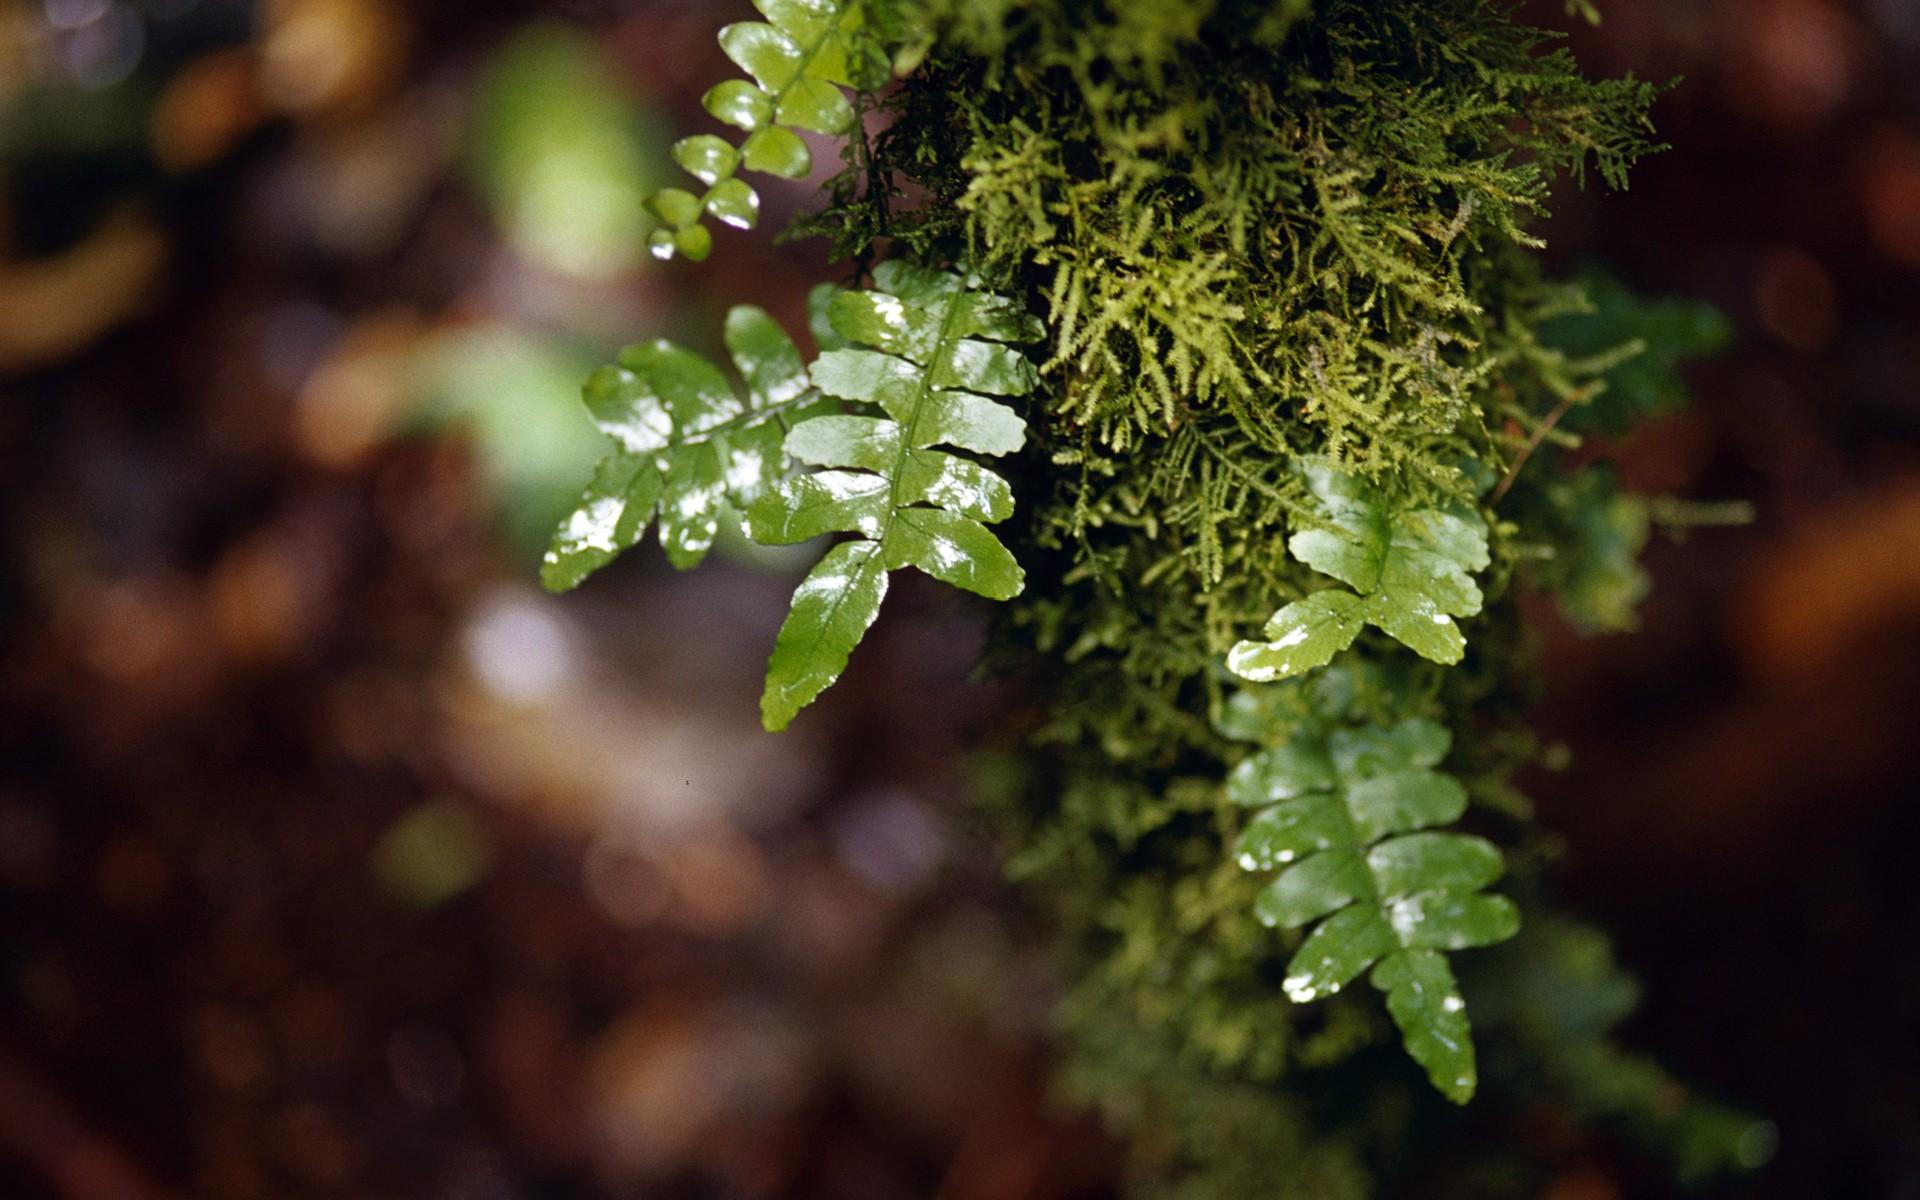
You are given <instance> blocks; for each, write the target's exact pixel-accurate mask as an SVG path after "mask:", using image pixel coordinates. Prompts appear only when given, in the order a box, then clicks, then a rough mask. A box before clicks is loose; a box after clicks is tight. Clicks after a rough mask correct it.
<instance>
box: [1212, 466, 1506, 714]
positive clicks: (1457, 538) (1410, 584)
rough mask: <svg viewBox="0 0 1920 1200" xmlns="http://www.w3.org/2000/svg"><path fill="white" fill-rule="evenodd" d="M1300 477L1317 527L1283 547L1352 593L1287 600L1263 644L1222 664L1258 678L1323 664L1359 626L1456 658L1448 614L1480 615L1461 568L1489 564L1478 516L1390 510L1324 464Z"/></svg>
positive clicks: (1362, 485)
mask: <svg viewBox="0 0 1920 1200" xmlns="http://www.w3.org/2000/svg"><path fill="white" fill-rule="evenodd" d="M1305 475H1306V478H1307V486H1308V487H1309V488H1310V489H1312V491H1313V494H1314V495H1315V496H1316V497H1317V498H1318V499H1319V501H1320V504H1321V508H1322V510H1323V512H1324V514H1325V521H1326V524H1325V526H1324V527H1323V528H1318V529H1308V530H1304V531H1302V532H1300V533H1296V534H1294V535H1293V537H1292V539H1290V540H1289V541H1288V543H1287V548H1288V549H1289V550H1290V551H1292V553H1293V556H1294V557H1295V558H1297V559H1299V560H1300V561H1301V562H1303V563H1305V564H1307V565H1308V566H1310V567H1312V568H1313V569H1314V570H1316V571H1320V572H1323V573H1324V574H1327V575H1331V576H1333V577H1334V578H1336V579H1339V580H1341V581H1343V582H1345V583H1347V584H1350V585H1352V587H1353V588H1354V589H1355V591H1352V592H1349V591H1346V590H1344V589H1341V588H1327V589H1325V590H1322V591H1318V592H1314V593H1313V594H1312V595H1310V596H1308V597H1307V598H1306V599H1304V600H1298V601H1295V602H1294V603H1292V604H1289V605H1287V606H1286V607H1285V608H1283V609H1281V610H1280V611H1279V612H1277V613H1275V614H1274V615H1273V618H1272V619H1271V620H1269V621H1268V622H1267V627H1266V630H1265V634H1266V637H1267V639H1268V640H1267V641H1265V642H1254V641H1246V642H1241V643H1240V644H1238V645H1236V646H1235V647H1234V648H1233V649H1232V650H1231V651H1229V652H1228V655H1227V666H1228V668H1229V669H1231V670H1232V671H1233V673H1234V674H1236V675H1238V676H1240V677H1241V678H1243V679H1251V680H1253V681H1255V682H1260V683H1264V682H1270V681H1272V680H1275V679H1283V678H1285V677H1287V676H1289V675H1298V674H1300V673H1302V672H1304V671H1310V670H1312V669H1313V668H1315V667H1319V666H1324V665H1326V663H1327V662H1329V661H1330V660H1331V659H1332V658H1333V656H1334V655H1336V654H1338V653H1340V651H1342V650H1345V649H1346V648H1347V647H1348V646H1351V645H1352V644H1353V641H1354V639H1355V638H1357V637H1359V636H1360V631H1361V629H1363V628H1364V627H1366V626H1368V625H1373V626H1377V627H1378V628H1380V629H1382V630H1384V631H1385V632H1386V633H1387V634H1388V635H1390V636H1391V637H1393V638H1394V639H1395V640H1397V641H1399V642H1400V643H1401V644H1403V645H1405V646H1408V647H1410V648H1411V649H1413V650H1414V651H1416V652H1417V653H1419V654H1420V655H1421V656H1422V657H1424V658H1429V659H1432V660H1433V661H1434V662H1440V663H1457V662H1459V661H1460V658H1461V656H1462V655H1463V654H1464V653H1465V651H1466V645H1467V640H1466V638H1465V637H1464V636H1462V635H1461V633H1460V627H1459V626H1458V625H1456V624H1454V621H1453V618H1454V617H1468V616H1472V615H1473V614H1475V613H1477V612H1479V611H1480V604H1481V594H1480V586H1479V585H1478V584H1476V583H1475V582H1474V580H1473V575H1472V574H1471V572H1474V571H1481V570H1485V569H1486V567H1487V564H1488V562H1489V556H1488V552H1487V527H1486V522H1485V521H1483V520H1482V519H1481V518H1480V516H1479V515H1478V514H1476V513H1470V512H1464V511H1463V512H1442V511H1440V510H1438V509H1431V508H1422V509H1405V508H1398V507H1395V506H1393V505H1391V504H1389V503H1388V502H1387V501H1386V499H1385V497H1384V496H1382V495H1381V493H1380V492H1379V491H1378V489H1376V488H1374V487H1373V486H1372V485H1370V484H1368V483H1366V482H1365V481H1363V480H1361V479H1358V478H1356V477H1355V476H1352V475H1348V474H1346V473H1344V472H1341V471H1336V470H1333V469H1332V468H1330V467H1325V466H1319V465H1314V466H1309V467H1307V468H1306V469H1305Z"/></svg>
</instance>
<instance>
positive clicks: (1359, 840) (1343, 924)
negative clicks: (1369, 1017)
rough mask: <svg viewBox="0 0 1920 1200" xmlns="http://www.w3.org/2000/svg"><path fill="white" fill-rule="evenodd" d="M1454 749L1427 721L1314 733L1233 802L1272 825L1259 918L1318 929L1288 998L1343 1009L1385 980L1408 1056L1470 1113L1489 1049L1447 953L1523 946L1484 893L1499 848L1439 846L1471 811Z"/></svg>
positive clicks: (1257, 765)
mask: <svg viewBox="0 0 1920 1200" xmlns="http://www.w3.org/2000/svg"><path fill="white" fill-rule="evenodd" d="M1223 729H1231V726H1228V725H1223ZM1241 732H1254V730H1252V729H1242V730H1241ZM1451 740H1452V739H1451V736H1450V735H1449V734H1448V732H1447V731H1446V729H1445V728H1444V727H1442V726H1440V725H1438V724H1435V723H1434V722H1432V721H1428V720H1425V719H1423V718H1412V719H1408V720H1404V721H1401V722H1400V723H1399V724H1397V725H1394V726H1392V727H1390V728H1381V727H1373V726H1366V727H1360V728H1340V729H1333V730H1331V731H1327V730H1326V729H1325V728H1324V727H1322V726H1320V725H1318V724H1317V723H1314V722H1306V723H1302V724H1301V725H1298V726H1296V727H1295V728H1294V730H1293V734H1292V736H1291V737H1290V738H1288V740H1286V741H1283V742H1281V743H1280V744H1278V745H1274V746H1270V747H1269V748H1268V749H1265V750H1262V751H1260V752H1259V753H1257V754H1254V755H1253V756H1252V757H1250V758H1248V759H1246V760H1245V761H1244V762H1242V763H1241V764H1240V765H1239V766H1238V767H1236V768H1235V769H1234V771H1233V773H1232V774H1231V775H1229V776H1228V779H1227V794H1228V797H1229V798H1230V799H1232V800H1233V801H1234V802H1235V803H1236V804H1239V805H1241V806H1243V807H1246V808H1251V809H1254V810H1256V811H1255V813H1254V816H1253V819H1252V820H1251V821H1250V822H1249V823H1248V824H1247V827H1246V829H1245V830H1244V831H1243V832H1242V834H1241V836H1240V841H1239V845H1238V847H1237V851H1236V853H1237V856H1238V859H1239V862H1240V865H1241V866H1242V867H1244V868H1246V869H1247V870H1250V871H1267V870H1272V869H1274V868H1276V867H1278V868H1280V873H1279V875H1278V876H1276V877H1275V878H1274V880H1273V882H1272V883H1270V884H1268V885H1267V886H1266V888H1265V889H1264V890H1262V891H1261V893H1260V896H1259V899H1258V900H1257V901H1256V904H1255V915H1257V916H1258V917H1259V918H1260V920H1261V921H1263V922H1265V923H1266V924H1268V925H1274V926H1280V927H1282V928H1287V929H1298V928H1302V927H1304V926H1307V925H1309V924H1313V923H1314V922H1318V924H1317V925H1316V926H1315V928H1314V930H1313V932H1312V933H1310V934H1309V935H1308V936H1307V938H1306V940H1305V941H1304V942H1302V943H1301V945H1300V948H1299V949H1298V950H1297V951H1295V952H1294V955H1293V959H1292V961H1291V962H1290V963H1289V964H1288V966H1287V975H1286V979H1285V981H1284V982H1283V984H1282V986H1283V988H1284V989H1285V991H1286V993H1287V996H1288V997H1289V998H1290V999H1292V1000H1294V1001H1295V1002H1296V1003H1304V1002H1307V1001H1310V1000H1316V999H1319V998H1321V997H1323V996H1328V995H1331V994H1333V993H1334V992H1337V991H1339V990H1340V989H1341V988H1342V987H1345V986H1346V985H1347V984H1348V983H1350V982H1352V981H1353V979H1355V978H1356V977H1357V976H1358V975H1359V974H1360V973H1361V972H1362V971H1365V970H1367V968H1368V967H1372V968H1373V973H1372V976H1371V979H1372V981H1373V985H1374V987H1376V988H1378V989H1379V990H1380V991H1382V992H1384V993H1386V997H1387V1010H1388V1011H1389V1012H1390V1013H1391V1014H1392V1015H1393V1019H1394V1023H1395V1024H1396V1025H1398V1026H1399V1027H1400V1032H1401V1036H1402V1039H1403V1040H1404V1042H1405V1044H1406V1047H1407V1052H1408V1053H1409V1054H1411V1055H1412V1056H1413V1058H1414V1060H1415V1061H1416V1062H1418V1063H1419V1064H1420V1065H1421V1066H1422V1067H1424V1068H1426V1071H1427V1075H1428V1078H1430V1079H1432V1081H1433V1083H1434V1086H1435V1087H1437V1088H1439V1089H1440V1091H1441V1092H1442V1093H1444V1094H1445V1095H1446V1096H1447V1097H1448V1098H1449V1099H1451V1100H1453V1101H1455V1102H1456V1103H1465V1102H1466V1101H1467V1100H1468V1099H1469V1098H1470V1097H1471V1096H1472V1095H1473V1091H1474V1087H1475V1085H1476V1081H1477V1071H1476V1067H1475V1063H1474V1054H1473V1042H1472V1039H1471V1036H1470V1035H1471V1030H1470V1028H1469V1026H1468V1022H1467V1013H1466V1002H1465V1001H1464V1000H1463V999H1462V998H1461V996H1460V989H1459V987H1458V985H1457V984H1456V983H1455V982H1454V978H1453V971H1452V968H1451V967H1449V966H1448V964H1447V960H1446V957H1445V953H1444V952H1446V951H1451V950H1463V949H1467V948H1469V947H1474V946H1487V945H1492V944H1493V943H1495V942H1500V941H1504V940H1506V939H1507V938H1509V937H1512V936H1513V934H1514V932H1515V931H1516V930H1518V928H1519V914H1518V912H1517V911H1516V910H1515V909H1514V907H1513V903H1512V902H1511V901H1509V900H1508V899H1506V898H1505V897H1504V896H1496V895H1486V894H1484V893H1482V892H1481V890H1480V889H1482V888H1484V887H1485V886H1486V885H1488V884H1490V883H1492V882H1493V881H1494V880H1496V879H1498V878H1499V877H1500V875H1501V872H1502V865H1501V861H1500V852H1499V851H1498V850H1497V849H1495V848H1494V846H1493V845H1492V844H1491V843H1489V842H1487V841H1486V840H1485V839H1483V838H1477V837H1471V836H1468V835H1466V834H1459V833H1445V832H1435V831H1434V830H1435V829H1436V827H1438V826H1444V825H1450V824H1452V823H1453V822H1454V821H1457V820H1458V819H1459V818H1460V816H1461V814H1462V813H1464V812H1465V811H1466V808H1467V793H1466V789H1465V788H1463V787H1462V786H1461V784H1460V782H1459V781H1458V780H1456V779H1454V778H1453V777H1452V776H1450V775H1446V774H1443V773H1441V772H1439V771H1436V770H1434V768H1435V767H1436V766H1438V765H1439V763H1440V761H1441V760H1442V759H1444V758H1445V757H1446V755H1447V750H1448V748H1449V746H1450V745H1451Z"/></svg>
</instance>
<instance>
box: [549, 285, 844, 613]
mask: <svg viewBox="0 0 1920 1200" xmlns="http://www.w3.org/2000/svg"><path fill="white" fill-rule="evenodd" d="M726 341H727V350H728V351H729V353H730V354H731V355H732V357H733V362H734V366H735V367H737V368H738V369H739V372H740V374H741V376H742V377H743V378H744V379H745V380H746V383H747V392H748V399H747V402H746V403H745V404H742V403H741V402H740V400H739V398H738V397H737V396H736V395H735V394H734V390H733V386H732V385H731V384H729V383H728V382H727V378H726V376H725V375H723V374H721V373H720V370H719V368H717V367H715V366H714V365H713V364H712V363H710V362H708V361H707V360H706V359H704V358H702V357H701V356H699V355H698V354H695V353H693V352H692V351H691V350H686V349H682V348H681V347H679V346H676V345H674V344H673V343H672V342H668V341H664V340H660V341H653V342H648V343H646V344H645V345H640V346H629V347H628V348H627V349H626V350H624V351H622V352H621V354H620V361H619V362H618V363H617V364H616V365H613V366H607V367H602V368H600V370H598V371H596V372H595V373H594V375H593V377H592V378H591V379H589V380H587V385H586V388H585V389H584V390H585V396H586V401H587V408H588V410H589V411H590V412H592V414H593V419H594V422H595V423H596V424H597V425H599V426H600V429H601V431H602V432H604V433H605V434H606V435H607V436H608V437H610V438H612V439H613V440H614V442H615V444H616V448H615V450H614V451H613V453H612V454H609V455H608V456H607V457H606V458H605V459H603V460H601V463H600V466H599V467H598V468H597V469H596V470H595V471H594V473H593V481H592V482H591V483H589V484H588V485H587V490H586V493H585V494H584V495H582V496H581V497H580V506H579V507H578V508H576V509H575V510H574V511H573V513H572V514H571V515H570V516H568V517H567V519H566V520H565V521H563V522H561V524H560V528H559V529H558V530H557V531H555V533H554V535H553V544H552V546H551V547H550V548H549V549H548V550H547V555H546V559H545V561H544V563H543V564H542V566H541V571H540V579H541V582H542V583H544V584H545V585H546V586H547V587H548V588H549V589H550V590H553V591H556V592H559V591H566V590H567V589H569V588H573V587H577V586H578V585H579V584H580V582H581V580H583V579H585V578H586V577H587V576H589V575H591V574H593V573H594V572H595V571H597V570H599V569H600V568H601V567H603V566H605V565H606V564H607V563H609V562H611V561H613V558H614V557H615V556H616V555H618V554H619V553H620V552H621V551H622V550H625V549H626V548H628V547H629V546H632V545H633V544H634V543H635V542H637V541H639V540H640V538H641V536H642V535H643V534H645V533H646V531H647V526H648V525H649V524H650V523H651V522H652V521H653V519H654V517H655V516H656V515H657V516H658V517H659V519H660V545H661V547H662V548H664V549H665V550H666V552H667V558H668V559H669V561H671V562H672V563H673V565H674V566H676V567H678V568H680V569H681V570H686V569H687V568H689V567H695V566H698V565H699V564H700V562H701V560H703V559H705V558H706V556H707V551H708V549H709V548H711V547H712V545H713V539H714V537H715V536H716V535H717V534H718V532H719V529H720V520H721V515H722V512H723V510H724V509H725V508H726V507H727V506H728V505H731V506H732V507H733V508H735V509H738V510H744V509H745V508H746V507H747V506H748V505H750V504H752V503H753V502H754V501H755V500H756V499H758V498H759V497H760V495H761V494H762V493H763V492H764V491H766V489H767V488H768V487H769V486H770V485H771V484H772V483H773V482H774V481H775V480H777V479H779V478H780V477H781V476H783V475H784V474H785V473H786V471H787V456H786V452H785V450H784V449H783V448H782V447H783V442H784V437H785V433H786V428H787V426H788V424H790V423H791V422H793V421H794V420H796V419H798V418H799V417H801V416H804V415H807V414H808V413H809V411H810V410H816V409H817V408H818V406H819V404H820V394H819V393H818V392H816V391H814V390H813V389H812V388H811V387H810V386H809V385H808V382H807V369H806V366H805V365H804V364H803V363H802V362H801V359H800V351H799V350H798V349H797V348H795V346H794V344H793V341H792V340H791V339H790V338H788V337H787V335H786V334H785V333H784V332H783V331H782V330H781V328H780V326H779V325H777V324H776V323H775V322H774V320H773V318H771V317H769V316H768V315H767V314H766V313H765V312H764V311H763V310H761V309H758V308H754V307H751V306H749V305H741V306H739V307H737V308H735V309H734V310H733V311H732V312H730V313H728V314H727V326H726Z"/></svg>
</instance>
